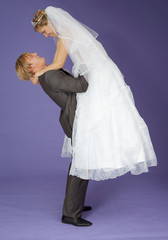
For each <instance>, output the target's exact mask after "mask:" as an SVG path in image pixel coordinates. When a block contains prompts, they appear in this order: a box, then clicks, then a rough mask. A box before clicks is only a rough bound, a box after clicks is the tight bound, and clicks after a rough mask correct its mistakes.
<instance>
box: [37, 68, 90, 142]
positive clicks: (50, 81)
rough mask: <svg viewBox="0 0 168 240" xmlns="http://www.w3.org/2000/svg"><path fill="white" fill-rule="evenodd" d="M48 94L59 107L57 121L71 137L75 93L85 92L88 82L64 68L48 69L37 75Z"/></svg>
mask: <svg viewBox="0 0 168 240" xmlns="http://www.w3.org/2000/svg"><path fill="white" fill-rule="evenodd" d="M39 82H40V85H41V87H42V88H43V90H44V91H45V92H46V93H47V94H48V96H49V97H50V98H51V99H52V100H53V101H54V102H55V103H56V104H57V105H58V106H59V107H60V108H61V113H60V118H59V121H60V123H61V126H62V128H63V130H64V132H65V134H66V135H67V136H68V137H70V138H72V127H73V121H74V116H75V110H76V103H77V101H76V93H81V92H86V90H87V88H88V83H87V81H86V80H85V78H84V77H83V76H79V77H78V78H74V77H73V76H72V75H71V74H70V73H69V72H67V71H65V70H64V69H62V68H61V69H59V70H50V71H47V72H46V73H44V74H43V75H41V76H40V77H39Z"/></svg>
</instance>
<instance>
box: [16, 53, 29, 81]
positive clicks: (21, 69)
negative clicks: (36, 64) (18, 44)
mask: <svg viewBox="0 0 168 240" xmlns="http://www.w3.org/2000/svg"><path fill="white" fill-rule="evenodd" d="M29 56H30V53H29V52H26V53H23V54H22V55H20V56H19V57H18V59H17V61H16V64H15V69H16V73H17V75H18V77H19V79H20V80H23V81H27V80H28V79H30V78H31V77H32V76H33V72H32V71H31V70H30V67H31V65H30V63H28V61H27V59H28V57H29Z"/></svg>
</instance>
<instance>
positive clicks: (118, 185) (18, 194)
mask: <svg viewBox="0 0 168 240" xmlns="http://www.w3.org/2000/svg"><path fill="white" fill-rule="evenodd" d="M67 169H68V166H67ZM67 169H64V170H58V172H57V173H55V174H53V175H52V174H50V175H48V176H47V175H45V176H44V175H43V176H31V177H30V176H29V177H28V176H27V177H23V176H22V177H18V176H17V177H16V176H15V177H14V176H13V177H8V178H7V177H6V178H3V179H0V239H2V240H37V239H38V240H56V239H58V240H63V239H65V240H67V239H73V240H76V239H80V240H82V239H87V240H92V239H96V240H99V239H100V240H106V239H111V240H112V239H115V240H119V239H124V240H140V239H142V240H146V239H150V240H155V239H157V240H164V239H165V240H168V176H165V175H164V176H163V175H156V174H153V175H152V174H151V173H150V172H148V173H143V174H141V175H138V176H134V175H131V174H130V173H127V174H125V175H123V176H121V177H118V178H115V179H112V180H105V181H99V182H96V181H90V182H89V185H88V190H87V196H86V202H85V205H90V206H92V210H91V211H89V212H84V213H83V218H85V219H87V220H89V221H91V222H92V223H93V225H92V226H90V227H75V226H72V225H68V224H63V223H62V222H61V221H60V219H61V216H62V204H63V199H64V191H65V183H66V170H67Z"/></svg>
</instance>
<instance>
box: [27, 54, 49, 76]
mask: <svg viewBox="0 0 168 240" xmlns="http://www.w3.org/2000/svg"><path fill="white" fill-rule="evenodd" d="M27 62H28V63H29V64H30V70H31V71H32V72H33V73H36V72H37V71H39V70H41V69H43V68H44V67H45V66H46V61H45V58H44V57H39V56H38V55H37V53H36V52H35V53H29V56H28V57H27Z"/></svg>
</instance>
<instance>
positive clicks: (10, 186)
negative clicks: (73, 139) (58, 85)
mask: <svg viewBox="0 0 168 240" xmlns="http://www.w3.org/2000/svg"><path fill="white" fill-rule="evenodd" d="M0 3H1V14H0V18H1V19H0V32H1V37H0V41H1V45H0V47H1V88H0V113H1V116H0V185H1V187H0V229H1V230H0V238H1V239H3V240H11V239H13V240H15V239H17V240H23V239H28V240H31V239H39V240H43V239H44V240H46V239H47V240H55V239H58V240H60V239H66V240H67V239H70V237H71V236H72V238H73V240H75V239H79V237H80V239H86V237H87V239H89V240H90V239H110V240H111V239H115V240H116V239H123V238H124V239H127V240H130V239H133V240H136V239H143V240H145V239H152V240H153V239H158V240H163V239H168V232H167V226H166V224H167V221H168V216H167V212H168V209H167V208H168V207H167V199H168V193H167V179H166V177H167V172H168V163H167V153H168V147H167V141H166V140H167V135H168V131H167V120H168V114H167V91H168V83H167V82H166V80H167V79H166V77H167V76H168V67H167V53H168V51H167V43H168V28H167V24H168V15H167V9H168V1H167V0H165V1H164V0H157V1H156V0H104V1H102V0H92V1H91V0H85V1H83V0H71V1H69V0H57V1H53V0H45V1H42V0H34V1H33V0H29V1H26V0H14V1H9V0H1V2H0ZM49 5H51V6H55V7H61V8H63V9H64V10H67V11H68V12H69V13H70V14H71V15H72V16H74V17H75V18H77V19H78V20H79V21H81V22H83V23H85V24H86V25H88V26H89V27H91V28H92V29H94V30H95V31H96V32H98V33H99V36H98V40H99V41H100V42H101V43H102V44H103V46H104V48H105V49H106V51H107V53H108V55H109V56H110V57H111V58H112V60H113V61H114V62H115V63H116V64H117V65H118V67H119V69H120V70H121V72H122V73H123V74H124V76H125V81H126V83H127V84H128V85H129V86H130V87H131V89H132V92H133V95H134V98H135V104H136V107H137V109H138V111H139V113H140V115H141V116H142V117H143V119H144V120H145V122H146V123H147V125H148V128H149V132H150V135H151V139H152V143H153V146H154V149H155V152H156V155H157V157H158V166H157V167H153V168H149V173H144V174H141V175H140V176H132V175H129V174H128V175H127V174H126V175H124V176H122V177H120V178H117V179H114V180H108V181H101V182H95V181H90V186H89V189H88V195H87V196H88V197H87V199H86V200H89V204H91V205H92V206H93V210H92V212H91V213H87V214H86V215H85V216H86V217H87V216H89V217H90V218H91V219H89V220H91V221H92V220H93V222H94V225H93V226H92V228H90V229H85V230H81V229H76V228H73V227H72V226H66V225H64V224H62V223H61V222H60V218H61V208H62V203H63V198H64V189H65V182H66V174H67V169H68V165H69V162H70V160H69V159H61V157H60V154H61V149H62V144H63V139H64V133H63V130H62V128H61V126H60V124H59V120H58V118H59V111H60V110H59V108H58V107H57V106H56V104H55V103H54V102H53V101H52V100H51V99H49V97H48V96H47V95H46V94H45V93H44V92H43V90H42V89H41V87H40V86H33V85H32V84H31V83H30V82H29V81H28V82H22V81H20V80H19V79H18V78H17V75H16V73H15V61H16V59H17V58H18V56H19V55H20V54H21V53H23V52H26V51H30V52H35V51H37V52H38V54H39V55H40V56H45V57H46V60H47V63H50V62H51V61H52V59H53V56H54V53H55V44H54V41H53V40H52V39H46V38H45V37H44V36H43V35H40V34H39V33H36V32H34V31H33V27H32V25H31V23H30V21H31V20H32V18H33V13H34V12H36V10H37V9H44V8H45V7H47V6H49ZM64 68H65V69H68V70H69V71H71V68H72V63H71V60H70V59H69V58H68V60H67V61H66V64H65V67H64ZM81 231H83V232H82V234H81ZM83 233H84V234H83ZM74 234H75V236H76V238H75V236H74Z"/></svg>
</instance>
